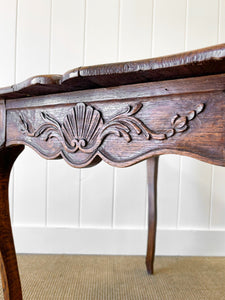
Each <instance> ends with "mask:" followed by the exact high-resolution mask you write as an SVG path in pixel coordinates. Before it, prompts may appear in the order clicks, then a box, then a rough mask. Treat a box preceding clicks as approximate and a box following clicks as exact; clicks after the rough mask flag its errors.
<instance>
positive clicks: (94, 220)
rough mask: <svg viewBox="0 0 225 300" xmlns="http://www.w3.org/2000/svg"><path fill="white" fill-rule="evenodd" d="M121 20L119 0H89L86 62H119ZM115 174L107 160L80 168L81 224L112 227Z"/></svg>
mask: <svg viewBox="0 0 225 300" xmlns="http://www.w3.org/2000/svg"><path fill="white" fill-rule="evenodd" d="M118 20H119V1H117V0H110V1H104V0H87V1H86V32H85V45H86V48H85V64H86V65H90V64H98V63H105V62H113V61H116V58H117V45H118ZM113 177H114V169H113V168H112V167H110V166H108V165H106V164H105V163H101V164H99V165H98V166H96V167H94V168H90V169H85V170H82V171H81V209H80V224H81V226H84V227H85V226H99V227H105V226H107V227H110V226H111V223H112V207H113V204H112V201H113V185H114V184H113Z"/></svg>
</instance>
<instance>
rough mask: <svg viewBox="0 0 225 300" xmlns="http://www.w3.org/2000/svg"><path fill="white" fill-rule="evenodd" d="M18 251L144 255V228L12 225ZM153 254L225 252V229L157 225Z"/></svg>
mask: <svg viewBox="0 0 225 300" xmlns="http://www.w3.org/2000/svg"><path fill="white" fill-rule="evenodd" d="M13 232H14V240H15V245H16V251H17V253H43V254H44V253H45V254H46V253H52V254H110V255H111V254H113V255H145V252H146V244H147V243H146V241H147V231H146V230H144V229H105V228H103V229H99V228H56V227H20V226H16V227H14V228H13ZM156 241H157V242H156V255H185V256H187V255H190V256H192V255H196V256H225V230H221V231H219V230H213V231H207V230H176V229H159V230H158V231H157V239H156Z"/></svg>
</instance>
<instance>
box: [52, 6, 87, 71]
mask: <svg viewBox="0 0 225 300" xmlns="http://www.w3.org/2000/svg"><path fill="white" fill-rule="evenodd" d="M84 10H85V0H75V1H74V0H64V1H61V0H53V1H52V31H51V56H50V62H51V64H50V72H51V73H57V74H62V73H64V72H66V71H67V70H70V69H72V68H75V67H79V66H81V65H82V64H83V47H84V27H85V26H84V23H85V18H84V13H85V11H84Z"/></svg>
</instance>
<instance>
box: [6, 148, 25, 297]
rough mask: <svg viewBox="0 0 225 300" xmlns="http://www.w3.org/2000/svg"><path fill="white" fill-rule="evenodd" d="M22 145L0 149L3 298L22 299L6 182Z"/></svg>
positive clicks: (7, 182)
mask: <svg viewBox="0 0 225 300" xmlns="http://www.w3.org/2000/svg"><path fill="white" fill-rule="evenodd" d="M23 149H24V146H17V147H10V148H4V149H2V150H0V268H1V276H2V286H3V293H4V299H5V300H22V291H21V284H20V277H19V272H18V266H17V260H16V253H15V248H14V242H13V236H12V228H11V222H10V215H9V203H8V184H9V176H10V171H11V169H12V166H13V163H14V161H15V160H16V158H17V157H18V155H19V154H20V153H21V152H22V150H23Z"/></svg>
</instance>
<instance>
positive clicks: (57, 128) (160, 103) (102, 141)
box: [6, 74, 225, 168]
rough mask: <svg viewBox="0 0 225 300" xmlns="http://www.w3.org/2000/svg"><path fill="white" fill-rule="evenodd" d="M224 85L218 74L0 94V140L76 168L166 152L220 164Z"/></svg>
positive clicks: (120, 164) (115, 163) (122, 163)
mask: <svg viewBox="0 0 225 300" xmlns="http://www.w3.org/2000/svg"><path fill="white" fill-rule="evenodd" d="M164 86H166V90H167V91H166V92H167V94H166V95H164V93H163V90H161V93H160V87H164ZM213 87H214V89H213ZM112 89H113V91H112ZM161 89H162V88H161ZM224 90H225V74H220V75H213V76H202V77H198V78H188V79H179V80H171V81H165V82H164V81H161V82H157V83H148V84H146V83H145V84H139V85H135V87H133V86H132V85H129V86H126V87H122V88H120V87H117V88H104V89H99V90H94V91H93V92H92V93H91V91H90V92H89V93H88V96H86V95H85V93H83V92H82V93H81V92H73V93H70V94H69V95H67V94H61V96H60V97H55V96H52V102H51V99H50V100H48V98H47V97H46V96H42V97H41V98H40V99H39V97H35V98H28V99H27V100H26V98H25V99H24V98H21V99H17V100H7V101H6V108H7V141H6V145H7V146H9V145H14V144H26V145H29V146H30V147H32V148H34V149H35V150H36V151H37V152H38V153H39V154H41V155H42V156H43V157H45V158H47V159H54V158H57V157H60V156H62V157H63V158H64V159H65V160H66V162H68V163H69V164H71V165H73V166H75V167H79V168H82V167H87V166H90V165H94V164H95V163H98V162H99V161H100V160H101V159H103V160H104V161H106V162H107V163H109V164H111V165H113V166H117V167H126V166H129V165H132V164H135V163H138V162H140V161H141V160H144V159H146V158H148V157H151V156H154V155H161V154H167V153H174V154H181V155H187V156H191V157H194V158H198V159H201V160H203V161H206V162H209V163H214V164H217V165H222V166H224V165H225V157H224V130H225V124H224V109H225V101H224ZM135 91H136V92H135ZM169 92H170V93H171V94H168V93H169ZM7 103H8V104H7ZM63 103H64V104H63ZM28 108H29V109H28ZM88 114H89V115H90V114H91V115H92V117H90V118H88V117H86V116H88ZM30 120H32V122H31V121H30ZM78 125H79V126H78ZM90 133H91V134H90Z"/></svg>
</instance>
